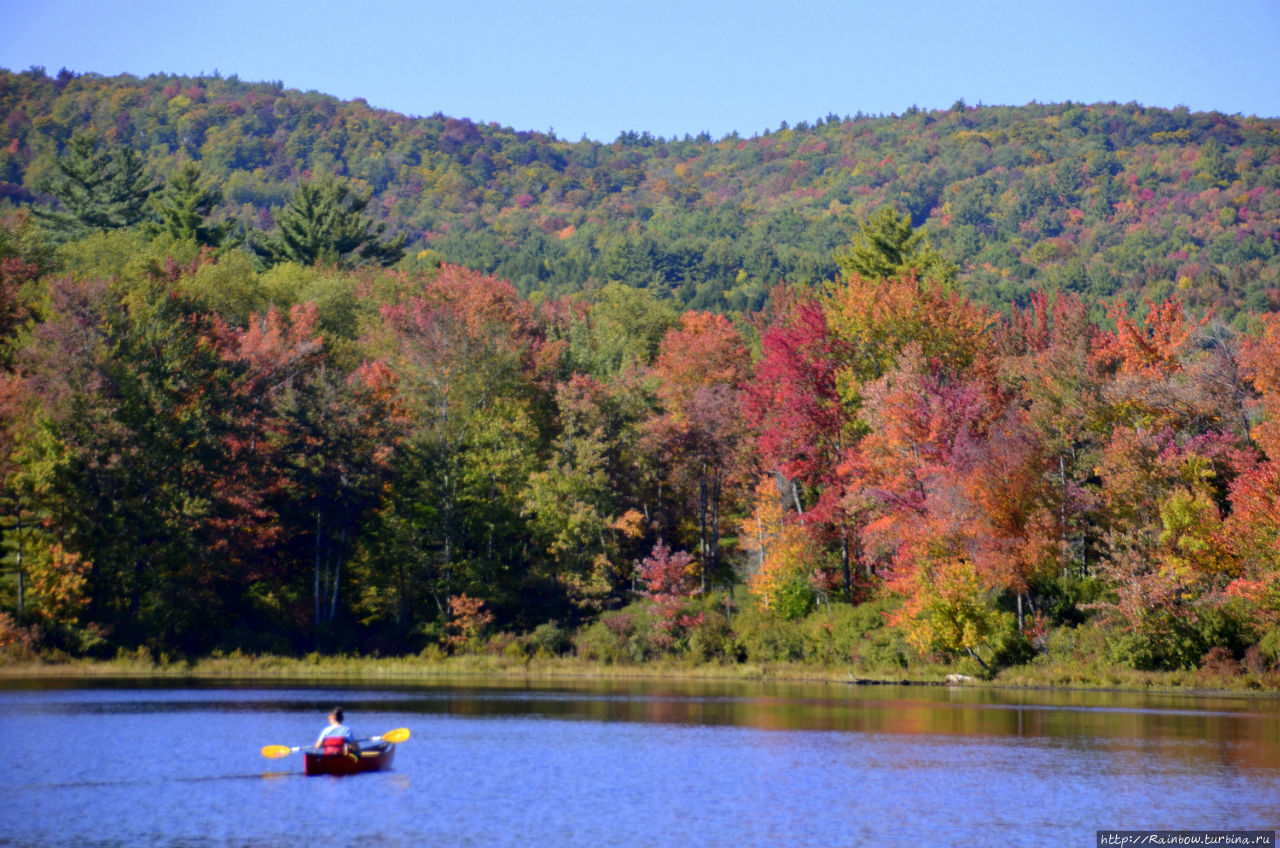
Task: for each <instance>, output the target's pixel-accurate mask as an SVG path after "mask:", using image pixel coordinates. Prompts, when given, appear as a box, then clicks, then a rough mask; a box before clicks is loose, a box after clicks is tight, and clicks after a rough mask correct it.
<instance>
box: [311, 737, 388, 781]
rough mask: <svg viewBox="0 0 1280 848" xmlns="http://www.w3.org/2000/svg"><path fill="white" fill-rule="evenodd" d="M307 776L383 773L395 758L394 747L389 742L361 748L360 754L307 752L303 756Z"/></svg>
mask: <svg viewBox="0 0 1280 848" xmlns="http://www.w3.org/2000/svg"><path fill="white" fill-rule="evenodd" d="M304 756H305V757H306V761H307V765H306V769H307V774H308V775H312V774H360V773H362V772H366V771H385V770H386V769H389V768H391V761H392V760H394V759H395V756H396V746H395V745H393V744H391V743H390V742H383V743H381V744H379V745H370V746H368V747H367V748H362V749H361V750H360V754H359V755H358V756H357V755H356V754H344V753H342V752H338V753H322V752H320V751H308V752H307V753H306V754H305V755H304Z"/></svg>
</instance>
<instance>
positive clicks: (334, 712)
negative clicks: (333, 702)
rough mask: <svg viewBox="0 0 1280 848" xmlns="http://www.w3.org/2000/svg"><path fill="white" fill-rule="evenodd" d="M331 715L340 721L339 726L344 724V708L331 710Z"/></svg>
mask: <svg viewBox="0 0 1280 848" xmlns="http://www.w3.org/2000/svg"><path fill="white" fill-rule="evenodd" d="M329 715H331V716H333V717H334V718H336V719H337V720H338V724H342V707H334V708H333V709H331V710H329Z"/></svg>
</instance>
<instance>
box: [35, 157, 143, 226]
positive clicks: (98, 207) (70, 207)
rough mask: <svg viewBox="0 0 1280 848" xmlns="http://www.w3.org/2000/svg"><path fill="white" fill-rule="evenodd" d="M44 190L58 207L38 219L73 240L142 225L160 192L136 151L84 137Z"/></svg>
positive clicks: (61, 160) (42, 212)
mask: <svg viewBox="0 0 1280 848" xmlns="http://www.w3.org/2000/svg"><path fill="white" fill-rule="evenodd" d="M40 189H41V190H42V191H44V192H47V193H48V194H51V195H53V197H54V199H56V200H57V202H58V204H57V207H56V208H53V209H43V208H37V209H36V210H35V211H36V215H37V216H38V217H39V218H40V219H41V220H42V221H44V222H45V223H46V224H47V225H48V226H49V227H50V229H52V230H54V231H55V232H56V233H58V234H59V235H60V236H61V237H63V238H73V237H77V236H81V235H84V234H85V233H87V232H92V231H93V230H112V229H118V228H120V227H129V226H132V225H134V224H136V223H138V222H140V221H141V220H142V219H143V217H144V216H145V215H146V204H147V200H148V198H149V197H150V196H151V193H152V192H153V191H154V186H153V185H152V183H151V181H150V179H149V178H148V177H147V175H146V172H145V168H144V164H143V160H142V156H141V155H140V154H139V153H138V152H137V151H136V150H133V149H131V148H128V147H118V146H108V145H105V144H104V143H103V142H102V141H101V139H100V138H99V137H98V136H97V135H96V134H93V133H79V134H77V135H75V136H72V138H71V141H70V142H69V143H68V145H67V148H66V150H65V151H64V152H63V154H62V155H61V156H59V157H58V159H57V161H56V162H55V170H54V172H53V173H52V174H50V175H49V176H48V177H47V178H46V179H45V180H44V181H43V182H42V183H41V185H40Z"/></svg>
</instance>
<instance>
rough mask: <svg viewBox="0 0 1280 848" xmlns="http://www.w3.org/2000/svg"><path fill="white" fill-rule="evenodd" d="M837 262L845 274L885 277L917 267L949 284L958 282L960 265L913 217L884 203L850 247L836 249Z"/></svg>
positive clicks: (894, 275)
mask: <svg viewBox="0 0 1280 848" xmlns="http://www.w3.org/2000/svg"><path fill="white" fill-rule="evenodd" d="M835 260H836V265H837V266H839V268H840V273H842V274H844V275H845V276H852V275H854V274H857V275H858V276H860V277H864V278H866V279H873V280H882V279H885V278H886V277H897V276H900V275H902V274H906V273H910V272H911V271H915V272H916V273H918V274H919V275H920V277H921V278H922V279H928V280H932V281H933V282H935V283H939V284H941V285H943V286H945V287H950V286H952V285H954V284H955V280H956V266H955V265H954V264H952V263H951V262H949V261H948V260H947V259H945V258H944V257H943V256H942V254H941V253H939V252H938V251H937V250H935V249H934V248H933V246H932V245H930V244H929V243H928V242H927V241H925V238H924V233H923V232H922V231H919V230H915V229H913V228H912V226H911V219H910V218H908V217H907V216H906V215H899V214H898V212H897V210H895V209H893V208H892V207H890V206H882V207H881V208H880V209H879V210H877V211H876V213H875V214H874V215H872V216H871V217H870V218H869V219H868V220H867V221H865V222H864V223H863V224H862V226H861V227H860V228H859V230H858V234H857V235H856V236H855V237H854V239H853V244H851V245H850V246H849V247H846V248H842V249H840V250H837V251H836V255H835Z"/></svg>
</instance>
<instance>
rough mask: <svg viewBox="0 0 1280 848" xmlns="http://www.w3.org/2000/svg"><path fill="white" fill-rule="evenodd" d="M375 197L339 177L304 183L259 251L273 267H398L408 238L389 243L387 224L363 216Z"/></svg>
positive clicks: (262, 238) (256, 248) (262, 239)
mask: <svg viewBox="0 0 1280 848" xmlns="http://www.w3.org/2000/svg"><path fill="white" fill-rule="evenodd" d="M372 196H373V195H372V192H371V191H370V192H366V193H364V194H360V193H359V192H357V191H356V190H355V189H354V188H352V186H351V185H350V184H349V183H346V182H342V181H339V180H336V179H333V178H322V179H320V180H317V181H306V182H303V183H300V184H299V185H298V188H297V190H296V191H295V192H294V193H293V196H292V197H290V199H289V202H288V203H287V204H286V205H285V207H284V209H282V210H281V211H280V214H279V215H277V216H276V227H277V230H276V232H275V233H274V234H272V235H263V236H259V237H256V238H255V239H254V240H253V248H254V251H255V252H256V253H257V254H258V256H260V257H261V258H262V259H263V260H264V261H265V262H266V263H267V264H270V265H274V264H276V263H279V262H296V263H298V264H299V265H315V264H317V263H321V264H325V265H340V266H351V265H359V264H368V263H373V264H378V265H393V264H395V263H396V262H398V261H399V260H400V257H401V256H403V255H404V241H405V239H404V236H403V235H401V236H398V237H396V238H395V239H392V240H390V241H386V240H383V234H384V233H385V232H386V230H387V225H386V224H385V223H375V222H374V221H373V220H372V219H371V218H369V217H367V216H365V215H364V214H363V212H364V209H365V207H366V206H368V205H369V200H370V199H371V198H372Z"/></svg>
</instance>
